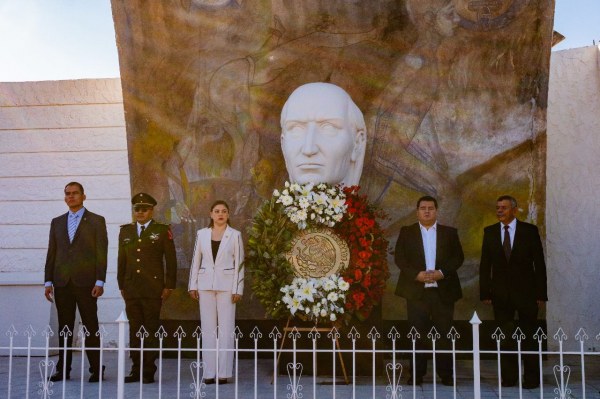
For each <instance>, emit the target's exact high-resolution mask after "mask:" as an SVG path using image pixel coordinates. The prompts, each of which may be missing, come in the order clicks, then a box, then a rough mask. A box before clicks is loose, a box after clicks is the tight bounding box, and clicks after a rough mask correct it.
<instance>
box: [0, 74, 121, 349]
mask: <svg viewBox="0 0 600 399" xmlns="http://www.w3.org/2000/svg"><path fill="white" fill-rule="evenodd" d="M73 180H75V181H79V182H81V183H82V184H83V186H84V188H85V192H86V195H87V198H88V199H87V201H85V204H84V205H85V206H86V207H87V208H88V209H89V210H90V211H93V212H96V213H99V214H101V215H103V216H104V217H105V218H106V221H107V225H108V226H107V227H108V239H109V254H108V256H109V262H108V276H107V282H106V290H105V294H104V296H103V297H102V298H101V300H100V302H99V316H100V321H101V323H102V322H104V323H107V324H106V327H107V328H108V329H109V330H110V329H111V325H112V323H113V322H114V320H115V319H116V318H117V317H118V315H119V313H120V311H121V309H122V308H123V307H124V306H123V302H122V300H121V297H120V295H119V294H118V289H117V285H116V258H117V252H116V251H117V236H118V228H119V225H120V224H123V223H127V222H130V221H131V213H130V209H131V205H130V202H129V201H130V198H131V192H130V191H131V190H130V185H129V165H128V160H127V142H126V133H125V118H124V112H123V97H122V94H121V82H120V80H119V79H98V80H72V81H53V82H24V83H0V304H1V306H0V333H1V334H2V335H4V332H5V331H6V330H7V329H8V327H9V326H10V324H13V323H14V324H15V327H16V328H17V330H18V331H19V333H20V334H19V336H17V337H20V339H24V337H23V335H22V334H21V333H22V331H23V330H24V328H26V327H27V325H28V324H29V323H32V324H33V328H34V329H35V330H36V331H37V332H38V334H37V339H41V336H40V333H41V329H42V328H43V327H44V326H46V325H47V324H48V323H51V325H53V326H54V328H55V327H56V320H55V318H56V316H55V309H53V307H52V308H51V305H50V303H49V302H47V301H46V300H45V298H44V295H43V279H44V262H45V257H46V249H47V244H48V232H49V228H50V220H51V219H52V218H53V217H55V216H58V215H60V214H61V213H64V212H66V210H67V207H66V205H65V203H64V201H63V188H64V185H65V184H66V183H68V182H69V181H73ZM55 333H56V331H55ZM115 339H116V336H114V337H113V338H112V339H109V341H111V340H112V341H114V340H115Z"/></svg>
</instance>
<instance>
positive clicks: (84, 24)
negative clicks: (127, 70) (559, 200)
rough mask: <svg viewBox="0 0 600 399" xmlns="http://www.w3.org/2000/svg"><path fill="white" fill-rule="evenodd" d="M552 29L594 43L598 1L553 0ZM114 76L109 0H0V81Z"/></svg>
mask: <svg viewBox="0 0 600 399" xmlns="http://www.w3.org/2000/svg"><path fill="white" fill-rule="evenodd" d="M364 1H369V0H364ZM549 1H551V0H549ZM554 30H556V31H558V32H560V33H562V34H563V35H564V36H566V39H565V40H564V41H563V42H561V43H560V44H558V45H557V46H555V47H554V48H553V50H554V51H559V50H565V49H569V48H577V47H585V46H591V45H593V40H595V42H596V44H599V43H600V0H556V8H555V18H554ZM118 76H119V60H118V56H117V46H116V41H115V30H114V26H113V21H112V14H111V8H110V0H0V82H20V81H37V80H62V79H83V78H112V77H118Z"/></svg>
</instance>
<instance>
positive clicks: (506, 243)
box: [502, 226, 511, 261]
mask: <svg viewBox="0 0 600 399" xmlns="http://www.w3.org/2000/svg"><path fill="white" fill-rule="evenodd" d="M508 228H509V226H504V242H503V243H502V248H504V255H505V256H506V260H507V261H508V260H509V259H510V251H511V248H510V234H509V233H508Z"/></svg>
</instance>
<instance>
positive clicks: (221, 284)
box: [189, 226, 244, 295]
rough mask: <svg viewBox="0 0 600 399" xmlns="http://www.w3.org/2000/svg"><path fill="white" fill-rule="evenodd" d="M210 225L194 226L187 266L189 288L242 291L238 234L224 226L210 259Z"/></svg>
mask: <svg viewBox="0 0 600 399" xmlns="http://www.w3.org/2000/svg"><path fill="white" fill-rule="evenodd" d="M211 231H212V229H211V228H209V227H206V228H204V229H202V230H198V233H197V235H196V245H195V246H194V257H193V258H192V266H191V269H190V283H189V290H190V291H191V290H197V291H231V293H232V294H239V295H242V294H243V292H244V268H243V265H242V263H243V261H244V245H243V243H242V234H241V233H240V232H239V231H237V230H235V229H233V228H231V227H229V226H227V228H226V229H225V232H224V233H223V238H222V239H221V244H220V245H219V251H218V252H217V257H216V259H215V260H214V261H213V254H212V247H211V242H210V236H211Z"/></svg>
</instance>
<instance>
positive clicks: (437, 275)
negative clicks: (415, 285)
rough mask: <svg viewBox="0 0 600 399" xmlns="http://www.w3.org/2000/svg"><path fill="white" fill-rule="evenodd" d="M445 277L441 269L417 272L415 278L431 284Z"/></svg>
mask: <svg viewBox="0 0 600 399" xmlns="http://www.w3.org/2000/svg"><path fill="white" fill-rule="evenodd" d="M443 278H444V274H443V273H442V272H441V271H439V270H423V271H420V272H419V274H417V277H416V278H415V280H416V281H418V282H420V283H423V284H431V283H435V282H436V281H438V280H441V279H443Z"/></svg>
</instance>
